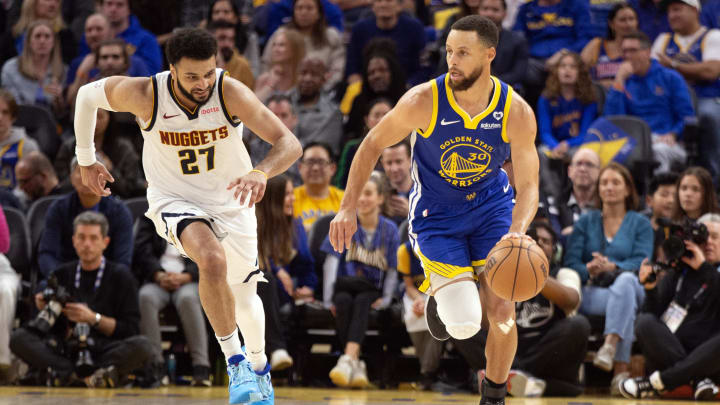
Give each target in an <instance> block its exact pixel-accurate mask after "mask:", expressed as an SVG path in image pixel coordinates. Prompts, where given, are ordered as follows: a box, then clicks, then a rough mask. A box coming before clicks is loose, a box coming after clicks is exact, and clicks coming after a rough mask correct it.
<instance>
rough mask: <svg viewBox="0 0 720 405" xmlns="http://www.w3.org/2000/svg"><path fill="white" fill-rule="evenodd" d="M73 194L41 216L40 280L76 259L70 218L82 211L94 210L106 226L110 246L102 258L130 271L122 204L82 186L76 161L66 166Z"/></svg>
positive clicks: (127, 220)
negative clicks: (108, 224) (69, 170)
mask: <svg viewBox="0 0 720 405" xmlns="http://www.w3.org/2000/svg"><path fill="white" fill-rule="evenodd" d="M70 167H71V168H72V170H71V171H72V173H71V175H70V179H71V181H72V185H73V188H74V189H75V190H74V191H73V192H71V193H69V194H66V195H65V196H63V197H62V198H60V199H59V200H57V201H55V202H53V203H52V205H51V206H50V208H49V209H48V212H47V215H45V227H44V228H43V234H42V237H41V239H40V247H39V248H38V264H39V266H40V273H41V277H42V278H47V276H48V275H50V273H52V272H53V271H55V270H56V269H57V268H58V267H59V266H60V265H61V264H63V263H66V262H70V261H73V260H77V259H78V257H77V254H76V253H75V249H74V248H73V245H72V235H73V219H74V218H75V217H76V216H77V215H78V214H80V213H81V212H83V211H97V212H100V213H102V214H104V215H105V217H107V219H108V221H109V223H110V230H109V233H108V236H109V237H110V244H109V245H108V246H107V249H106V250H105V257H106V258H107V259H108V260H109V261H111V262H114V263H117V264H122V265H124V266H127V267H128V268H130V263H131V261H132V256H133V221H132V215H131V214H130V211H129V210H128V209H127V207H126V206H125V204H123V203H122V202H120V201H119V200H117V199H115V198H114V197H99V196H97V195H95V193H93V192H92V191H90V189H88V188H87V187H86V186H84V185H83V184H82V178H81V177H80V169H79V168H78V164H77V159H74V160H73V161H72V163H71V165H70Z"/></svg>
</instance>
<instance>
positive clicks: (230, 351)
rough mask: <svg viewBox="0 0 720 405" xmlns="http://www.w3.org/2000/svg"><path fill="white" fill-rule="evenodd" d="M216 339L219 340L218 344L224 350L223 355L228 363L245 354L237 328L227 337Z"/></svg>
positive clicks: (217, 337)
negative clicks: (238, 355) (234, 357)
mask: <svg viewBox="0 0 720 405" xmlns="http://www.w3.org/2000/svg"><path fill="white" fill-rule="evenodd" d="M215 338H216V339H217V341H218V343H220V348H221V349H222V352H223V354H225V360H226V361H227V360H229V359H230V357H232V356H234V355H236V354H243V351H242V346H241V345H240V336H239V334H238V329H237V328H235V330H234V331H233V332H232V333H231V334H229V335H227V336H217V335H215Z"/></svg>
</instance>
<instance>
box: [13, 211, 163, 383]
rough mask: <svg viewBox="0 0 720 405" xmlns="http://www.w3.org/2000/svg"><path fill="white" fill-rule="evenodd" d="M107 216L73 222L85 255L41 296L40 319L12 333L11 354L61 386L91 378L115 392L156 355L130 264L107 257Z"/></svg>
mask: <svg viewBox="0 0 720 405" xmlns="http://www.w3.org/2000/svg"><path fill="white" fill-rule="evenodd" d="M107 235H108V221H107V219H106V218H105V216H104V215H102V214H100V213H97V212H93V211H86V212H83V213H82V214H80V215H78V216H77V217H76V218H75V220H74V221H73V235H72V243H73V246H74V248H75V251H76V253H77V255H78V257H79V258H80V260H79V261H73V262H70V263H66V264H64V265H62V266H60V267H59V268H58V269H57V270H56V271H55V272H54V273H53V274H52V276H51V277H50V279H49V280H48V285H47V288H46V289H45V290H44V291H43V292H41V293H38V294H37V295H36V296H35V305H36V306H37V308H38V310H40V312H39V314H38V316H37V317H36V318H35V319H32V320H31V321H29V322H28V323H27V324H26V325H25V326H24V327H22V328H19V329H18V330H16V331H15V332H13V334H12V336H11V338H10V349H11V350H12V351H13V353H15V355H17V356H18V357H20V358H21V359H23V360H24V361H25V362H26V363H28V364H29V365H30V366H31V367H33V368H35V369H38V370H40V371H41V372H43V371H45V370H51V373H50V374H49V375H48V376H47V377H48V378H51V379H52V382H53V384H54V385H68V384H71V383H74V382H75V381H76V380H77V379H78V378H84V380H85V383H86V384H87V385H88V386H89V387H110V388H112V387H116V386H117V385H118V383H119V382H120V381H121V378H122V377H123V376H124V375H125V374H126V373H128V372H130V371H132V370H134V369H136V368H138V367H141V366H142V365H143V364H144V363H145V361H146V360H147V359H149V358H150V355H151V353H152V347H151V345H150V342H149V341H148V340H147V338H145V337H143V336H139V320H140V310H139V309H138V290H137V286H136V284H135V279H134V278H133V276H132V273H130V271H128V270H127V269H126V268H125V266H124V265H121V264H117V263H113V262H110V261H107V260H105V257H104V256H103V252H104V250H105V248H106V247H107V245H108V243H109V242H110V238H109V237H108V236H107Z"/></svg>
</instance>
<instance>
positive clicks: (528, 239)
mask: <svg viewBox="0 0 720 405" xmlns="http://www.w3.org/2000/svg"><path fill="white" fill-rule="evenodd" d="M510 238H512V239H524V240H525V242H528V243H536V242H535V240H534V239H533V238H531V237H530V236H528V235H526V234H524V233H520V232H508V233H506V234H505V235H503V237H502V238H500V240H505V239H510Z"/></svg>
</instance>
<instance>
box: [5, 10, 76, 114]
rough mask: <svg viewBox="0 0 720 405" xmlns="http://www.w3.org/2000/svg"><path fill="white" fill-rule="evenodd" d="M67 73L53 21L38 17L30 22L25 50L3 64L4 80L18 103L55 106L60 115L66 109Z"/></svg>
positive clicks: (53, 107)
mask: <svg viewBox="0 0 720 405" xmlns="http://www.w3.org/2000/svg"><path fill="white" fill-rule="evenodd" d="M65 74H66V68H65V65H63V63H62V60H61V59H60V45H59V41H58V37H57V35H56V34H55V33H54V32H53V30H52V24H51V23H50V22H48V21H46V20H36V21H33V22H31V23H30V25H28V28H27V32H26V34H25V41H24V45H23V52H22V53H21V54H20V55H19V56H16V57H14V58H12V59H10V60H8V61H7V62H5V64H4V65H3V67H2V84H3V87H4V88H5V89H6V90H8V91H9V92H10V93H11V94H12V95H13V96H14V97H15V99H16V100H17V103H18V104H29V105H38V106H47V107H51V108H52V109H53V111H54V112H55V114H56V115H60V113H61V112H62V111H64V109H65V104H64V101H63V97H62V89H63V85H64V83H65Z"/></svg>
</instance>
